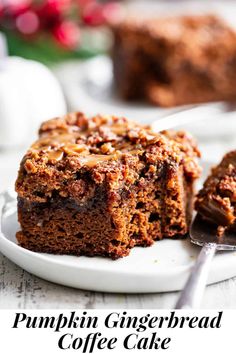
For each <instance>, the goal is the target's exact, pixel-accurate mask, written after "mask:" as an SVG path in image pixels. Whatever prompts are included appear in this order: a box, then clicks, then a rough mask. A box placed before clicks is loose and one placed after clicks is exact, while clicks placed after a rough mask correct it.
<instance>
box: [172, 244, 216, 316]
mask: <svg viewBox="0 0 236 354" xmlns="http://www.w3.org/2000/svg"><path fill="white" fill-rule="evenodd" d="M216 248H217V245H216V243H205V244H204V246H203V247H202V250H201V252H200V254H199V256H198V258H197V260H196V263H195V264H194V266H193V269H192V272H191V274H190V276H189V278H188V280H187V283H186V284H185V287H184V289H183V290H182V292H181V294H180V297H179V300H178V301H177V303H176V306H175V308H176V309H188V308H189V309H192V308H198V307H199V305H200V303H201V299H202V296H203V292H204V289H205V286H206V281H207V277H208V272H209V268H210V264H211V260H212V258H213V256H214V254H215V252H216Z"/></svg>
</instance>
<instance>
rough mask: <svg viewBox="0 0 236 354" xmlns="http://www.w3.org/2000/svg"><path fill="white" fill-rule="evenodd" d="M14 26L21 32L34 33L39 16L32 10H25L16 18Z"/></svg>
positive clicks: (37, 27) (37, 25) (37, 26)
mask: <svg viewBox="0 0 236 354" xmlns="http://www.w3.org/2000/svg"><path fill="white" fill-rule="evenodd" d="M16 28H17V29H18V31H19V32H21V33H22V34H26V35H27V34H28V35H30V34H34V33H36V32H37V30H38V29H39V18H38V16H37V15H36V13H35V12H33V11H26V12H24V13H22V14H20V15H19V16H17V18H16Z"/></svg>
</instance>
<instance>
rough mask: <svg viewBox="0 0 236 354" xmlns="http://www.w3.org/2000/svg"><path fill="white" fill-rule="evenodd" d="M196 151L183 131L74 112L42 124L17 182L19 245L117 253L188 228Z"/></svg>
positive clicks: (90, 253) (55, 250) (196, 171)
mask: <svg viewBox="0 0 236 354" xmlns="http://www.w3.org/2000/svg"><path fill="white" fill-rule="evenodd" d="M198 157H199V152H198V149H197V147H196V144H195V142H194V140H193V139H192V137H191V136H189V135H188V134H187V133H184V132H162V133H161V134H156V133H154V132H152V131H151V129H150V128H149V127H144V126H141V125H138V124H136V123H134V122H131V121H128V120H126V119H125V118H117V117H111V116H106V117H105V116H95V117H93V118H91V119H89V118H87V117H86V116H84V115H83V114H82V113H73V114H70V115H67V116H66V117H64V118H57V119H53V120H51V121H48V122H46V123H44V124H43V125H42V126H41V129H40V137H39V140H38V141H36V142H35V143H34V144H33V145H32V147H31V148H30V149H29V150H28V152H27V153H26V155H25V156H24V158H23V160H22V162H21V167H20V171H19V175H18V179H17V181H16V191H17V193H18V218H19V222H20V224H21V231H20V232H18V234H17V239H18V241H19V244H20V245H21V246H23V247H25V248H28V249H30V250H33V251H38V252H49V253H58V254H75V255H88V256H94V255H101V256H109V257H111V258H114V259H115V258H118V257H122V256H125V255H127V254H128V253H129V250H130V248H132V247H133V246H135V245H142V246H149V245H151V244H152V243H153V241H154V240H157V239H161V238H163V237H177V236H178V237H181V236H184V235H186V233H187V232H188V225H189V220H190V215H191V207H192V196H193V184H194V181H195V179H196V178H197V177H198V176H199V167H198V164H197V158H198Z"/></svg>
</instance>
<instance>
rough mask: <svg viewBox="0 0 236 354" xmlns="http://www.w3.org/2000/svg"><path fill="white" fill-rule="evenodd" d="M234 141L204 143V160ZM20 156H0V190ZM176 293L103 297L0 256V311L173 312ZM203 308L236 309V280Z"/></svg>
mask: <svg viewBox="0 0 236 354" xmlns="http://www.w3.org/2000/svg"><path fill="white" fill-rule="evenodd" d="M233 146H234V147H235V146H236V139H235V140H234V139H231V140H230V139H227V141H225V142H224V141H223V140H222V141H221V142H218V143H215V142H211V143H207V144H206V143H204V144H202V150H203V152H204V154H205V156H208V157H209V156H210V157H211V158H212V157H215V158H220V155H221V154H222V153H223V152H225V151H226V150H229V149H231V148H232V147H233ZM22 154H23V152H22V151H20V150H18V151H11V152H0V190H1V191H2V190H3V189H5V188H7V187H8V186H9V185H11V186H12V185H13V181H14V179H15V175H16V170H17V168H18V165H19V160H20V157H21V156H22ZM177 297H178V293H177V292H172V293H162V294H146V295H138V294H137V295H126V294H105V293H95V292H90V291H82V290H77V289H71V288H67V287H64V286H60V285H56V284H53V283H49V282H47V281H44V280H42V279H39V278H37V277H36V276H34V275H31V274H29V273H27V272H26V271H24V270H23V269H21V268H19V267H18V266H16V265H15V264H13V263H12V262H11V261H9V260H8V259H6V258H5V257H4V256H3V255H1V253H0V308H1V309H4V308H8V309H9V308H18V309H21V308H41V309H46V308H68V309H69V308H82V309H83V308H153V309H154V308H156V309H161V308H173V306H174V304H175V302H176V300H177ZM202 307H203V308H209V309H210V308H236V277H235V278H233V279H230V280H227V281H223V282H220V283H218V284H214V285H211V286H208V287H207V289H206V291H205V295H204V299H203V302H202Z"/></svg>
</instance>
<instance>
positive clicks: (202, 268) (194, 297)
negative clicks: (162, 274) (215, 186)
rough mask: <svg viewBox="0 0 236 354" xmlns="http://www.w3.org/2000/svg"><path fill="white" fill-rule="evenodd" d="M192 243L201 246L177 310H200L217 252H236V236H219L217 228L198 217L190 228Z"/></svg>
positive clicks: (231, 233)
mask: <svg viewBox="0 0 236 354" xmlns="http://www.w3.org/2000/svg"><path fill="white" fill-rule="evenodd" d="M190 239H191V242H192V243H194V244H196V245H198V246H201V247H202V249H201V252H200V254H199V256H198V258H197V261H196V263H195V265H194V266H193V269H192V272H191V274H190V276H189V278H188V280H187V283H186V284H185V287H184V289H183V290H182V292H181V294H180V297H179V299H178V301H177V303H176V306H175V308H176V309H184V308H186V309H187V308H198V307H199V306H200V304H201V300H202V296H203V293H204V289H205V286H206V281H207V277H208V273H209V269H210V264H211V260H212V258H213V257H214V255H215V253H216V251H235V250H236V234H235V233H233V232H226V233H225V234H224V235H222V236H220V237H218V236H217V226H215V225H213V224H210V223H207V222H205V221H203V220H202V219H201V217H200V215H197V216H196V217H195V219H194V221H193V223H192V225H191V228H190Z"/></svg>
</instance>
